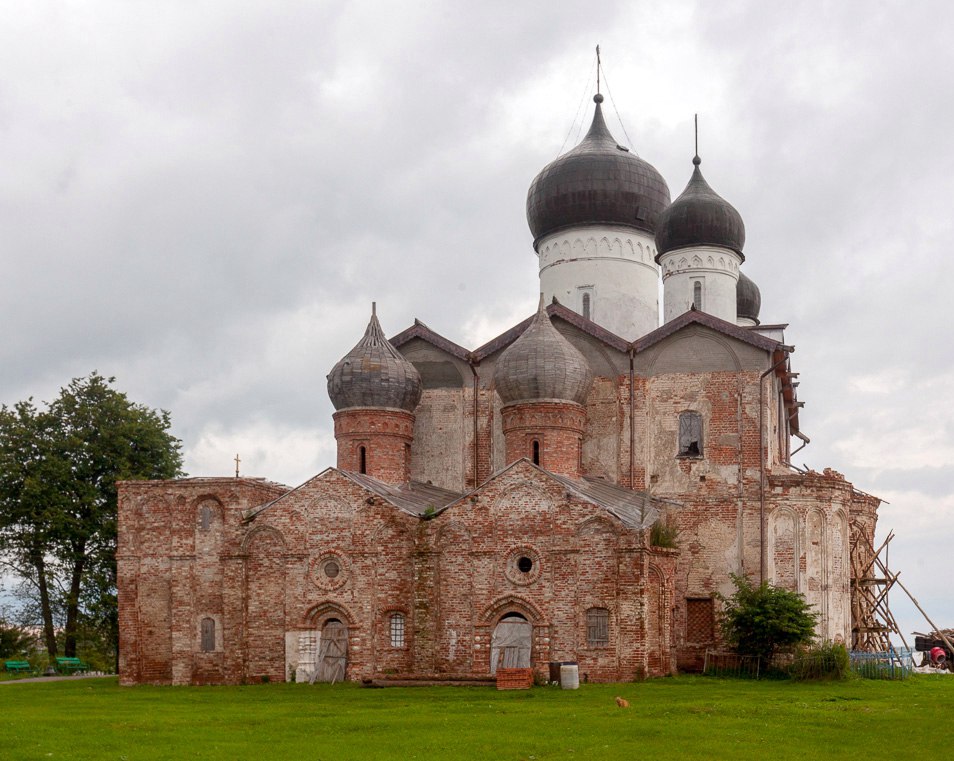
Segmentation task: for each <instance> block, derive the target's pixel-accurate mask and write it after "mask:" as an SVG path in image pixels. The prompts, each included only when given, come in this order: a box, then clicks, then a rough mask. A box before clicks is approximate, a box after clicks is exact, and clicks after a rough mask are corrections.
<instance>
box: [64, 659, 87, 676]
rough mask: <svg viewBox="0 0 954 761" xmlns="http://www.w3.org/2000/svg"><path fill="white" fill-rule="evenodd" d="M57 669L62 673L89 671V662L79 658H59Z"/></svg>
mask: <svg viewBox="0 0 954 761" xmlns="http://www.w3.org/2000/svg"><path fill="white" fill-rule="evenodd" d="M56 670H57V671H59V672H60V673H61V674H63V673H65V674H81V673H83V672H84V671H89V664H88V663H84V662H83V661H81V660H80V659H79V658H57V659H56Z"/></svg>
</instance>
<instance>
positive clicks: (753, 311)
mask: <svg viewBox="0 0 954 761" xmlns="http://www.w3.org/2000/svg"><path fill="white" fill-rule="evenodd" d="M761 309H762V294H761V293H759V287H758V286H757V285H756V284H755V283H754V282H752V279H751V278H748V277H746V276H745V274H744V273H742V272H740V273H739V282H738V283H736V285H735V313H736V316H738V317H740V318H747V319H749V320H752V321H753V322H754V323H755V324H756V325H758V324H759V312H760V311H761Z"/></svg>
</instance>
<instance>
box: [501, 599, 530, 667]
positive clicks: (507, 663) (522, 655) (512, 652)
mask: <svg viewBox="0 0 954 761" xmlns="http://www.w3.org/2000/svg"><path fill="white" fill-rule="evenodd" d="M532 639H533V626H532V625H531V623H530V622H529V621H527V619H526V618H525V617H524V616H522V615H521V614H520V613H508V614H507V615H505V616H504V617H503V618H501V619H500V621H499V622H498V623H497V626H496V627H494V633H493V635H492V636H491V638H490V673H491V674H496V673H497V669H498V668H502V669H528V668H530V644H531V641H532Z"/></svg>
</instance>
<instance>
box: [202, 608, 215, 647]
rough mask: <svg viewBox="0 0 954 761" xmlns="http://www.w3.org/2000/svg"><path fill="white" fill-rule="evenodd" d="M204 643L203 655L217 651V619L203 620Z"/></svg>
mask: <svg viewBox="0 0 954 761" xmlns="http://www.w3.org/2000/svg"><path fill="white" fill-rule="evenodd" d="M200 628H201V633H202V642H201V644H200V647H201V649H202V652H203V653H211V652H214V651H215V619H213V618H208V617H206V618H203V619H202V623H201V626H200Z"/></svg>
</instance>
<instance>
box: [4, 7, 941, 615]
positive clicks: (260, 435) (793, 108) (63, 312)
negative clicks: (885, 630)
mask: <svg viewBox="0 0 954 761" xmlns="http://www.w3.org/2000/svg"><path fill="white" fill-rule="evenodd" d="M596 5H598V9H595V8H594V7H592V6H596ZM587 6H591V7H587ZM0 11H2V13H3V19H4V21H3V24H2V25H0V72H2V74H0V262H2V266H3V277H2V278H0V325H2V326H3V330H2V333H0V402H3V403H7V404H10V403H13V402H16V401H17V400H19V399H24V398H26V397H29V396H33V397H35V398H37V399H40V400H48V399H51V398H52V397H54V396H55V395H56V393H57V391H58V389H59V388H60V386H62V385H65V384H66V383H67V382H68V381H69V380H70V378H72V377H77V376H82V375H86V374H88V373H89V372H90V371H92V370H94V369H96V370H99V371H100V372H101V373H103V374H105V375H114V376H116V378H117V387H118V388H120V389H122V390H124V391H126V392H128V393H129V395H130V396H131V397H132V398H133V399H134V400H136V401H139V402H142V403H145V404H148V405H150V406H154V407H162V408H165V409H168V410H170V411H171V412H172V414H173V421H174V432H175V433H176V435H178V436H179V437H180V438H181V439H182V440H183V443H184V450H185V459H186V469H187V470H188V472H189V473H190V474H192V475H224V474H228V473H230V472H232V471H233V469H234V464H233V462H232V458H233V457H234V456H235V454H236V452H239V453H241V457H242V462H243V465H242V469H243V473H244V474H247V475H261V476H267V477H269V478H272V479H274V480H278V481H282V482H285V483H288V484H297V483H299V482H300V481H302V480H304V479H305V478H307V477H308V476H310V475H312V474H314V473H315V472H317V471H318V470H320V469H322V468H323V467H325V466H327V465H329V464H332V462H333V458H334V439H333V436H332V428H331V412H332V408H331V405H330V403H329V401H328V398H327V394H326V391H325V375H326V374H327V372H328V370H329V369H330V368H331V367H332V365H333V364H334V363H335V361H336V360H337V359H338V358H339V357H340V356H341V355H342V354H343V353H344V352H345V351H347V350H348V349H349V348H350V347H351V346H352V345H353V344H354V343H355V342H356V340H357V339H358V338H359V336H360V335H361V333H362V331H363V329H364V326H365V324H366V321H367V317H368V313H369V309H370V302H371V301H372V300H376V301H377V302H378V312H379V315H380V317H381V320H382V322H383V324H384V327H385V330H386V331H387V332H388V333H389V334H391V335H393V334H395V333H397V332H399V331H400V330H402V329H403V328H405V327H407V326H408V325H409V324H410V323H411V322H412V321H413V319H414V318H415V317H418V318H420V319H421V320H423V321H424V322H426V323H427V324H428V325H429V326H431V327H432V328H434V329H435V330H437V331H438V332H440V333H442V334H443V335H445V336H447V337H449V338H451V339H452V340H454V341H456V342H458V343H461V344H463V345H464V346H467V347H470V348H474V347H476V346H477V345H479V344H481V343H483V342H484V341H486V340H488V339H489V338H491V337H493V336H494V335H496V334H497V333H498V332H500V331H501V330H502V329H504V328H506V327H509V326H510V325H512V324H513V323H514V322H516V321H518V320H519V319H522V318H523V317H525V316H527V315H529V314H530V313H531V312H532V310H533V308H534V305H535V301H536V298H537V292H538V291H537V275H536V261H535V257H534V255H533V252H532V247H531V242H532V241H531V235H530V233H529V231H528V229H527V225H526V218H525V213H524V202H525V198H526V190H527V187H528V185H529V183H530V181H531V180H532V178H533V176H534V175H535V174H536V173H537V171H539V169H540V168H542V167H543V166H544V165H545V164H546V163H548V162H549V161H551V160H552V159H553V158H555V157H556V155H557V154H558V153H559V152H560V150H561V146H563V145H564V142H565V141H567V145H566V147H569V146H570V144H572V143H575V142H576V140H577V139H578V134H579V133H578V129H579V126H580V119H581V118H583V119H586V120H587V121H588V119H589V115H590V108H591V105H592V104H591V103H590V101H589V97H590V96H591V95H592V92H593V86H592V83H593V76H594V46H595V45H596V44H597V43H599V44H600V45H601V49H602V52H603V62H604V66H605V71H606V75H607V80H608V87H609V95H610V96H611V97H608V98H607V103H606V104H605V107H606V108H605V112H606V114H607V121H608V123H609V126H610V129H611V130H612V131H613V132H614V134H615V135H616V137H617V139H618V140H619V141H620V142H624V143H629V144H631V145H632V147H633V148H634V149H635V150H636V151H637V152H638V153H639V154H640V155H641V156H642V157H643V158H645V159H647V160H648V161H650V162H651V163H652V164H654V165H655V166H656V167H657V168H658V169H659V170H660V171H661V172H662V174H663V176H664V177H665V178H666V179H667V181H668V183H669V185H670V188H671V190H672V194H673V196H675V195H677V194H678V193H679V192H681V190H682V188H683V187H684V186H685V183H686V181H687V180H688V178H689V175H690V172H691V163H690V160H691V157H692V151H693V145H692V140H693V137H692V116H693V113H696V112H698V113H699V120H700V127H701V136H700V152H701V154H702V157H703V159H704V163H703V169H704V171H705V175H706V178H707V179H708V181H709V183H710V184H711V185H712V186H713V187H714V188H715V189H716V190H717V191H719V192H720V193H721V194H722V195H723V196H724V197H725V198H727V199H728V200H730V201H731V202H732V203H733V204H734V205H735V206H736V208H738V209H739V211H740V212H741V214H742V216H743V218H744V220H745V223H746V228H747V241H746V248H745V253H746V257H747V258H746V263H745V266H744V270H745V272H746V273H747V274H748V275H749V276H750V277H752V278H753V279H754V280H755V281H756V282H757V283H758V284H759V286H760V287H761V290H762V299H763V309H762V318H763V322H787V323H789V324H790V327H789V329H788V331H787V332H786V339H787V341H788V343H790V344H794V345H795V347H796V353H795V355H794V357H793V360H794V364H795V369H796V370H797V371H799V372H800V373H801V377H800V380H801V386H800V388H799V394H800V398H801V399H802V400H803V401H805V402H806V407H805V409H804V410H803V411H802V416H801V421H802V428H803V430H804V432H805V433H806V434H807V435H808V436H810V437H811V439H812V444H811V445H810V446H809V447H807V448H806V449H804V450H803V451H802V452H800V453H799V454H798V455H797V456H796V463H797V464H802V463H804V464H807V465H808V466H809V467H812V468H815V469H818V470H820V469H822V468H824V467H826V466H830V467H833V468H835V469H836V470H839V471H841V472H843V473H845V474H846V475H847V477H848V478H849V479H850V480H851V481H852V482H853V483H855V485H856V486H857V487H859V488H861V489H863V490H865V491H869V492H872V493H874V494H877V495H879V496H882V497H883V498H885V499H886V500H887V501H888V503H889V504H885V505H884V506H883V507H882V509H881V522H880V527H881V532H880V533H881V534H882V535H883V534H884V533H885V531H887V530H888V529H893V530H894V531H895V532H896V534H897V538H896V539H895V541H894V542H893V543H892V545H891V556H890V560H891V564H892V566H894V567H895V568H896V569H898V570H901V571H902V577H901V578H902V580H903V581H904V582H905V583H906V584H907V585H908V586H909V588H910V589H911V591H912V592H914V594H915V595H917V596H918V597H919V599H920V600H921V602H922V604H923V605H924V606H925V607H926V608H927V610H928V613H929V614H931V615H932V617H933V618H935V620H936V622H937V623H938V624H939V625H941V626H954V600H952V595H951V593H950V585H949V579H950V577H951V566H950V547H951V544H952V542H954V483H952V480H951V474H952V470H954V406H950V405H948V404H947V402H948V401H949V399H948V396H947V395H948V394H949V393H951V392H952V391H954V353H952V351H951V350H950V348H949V344H950V339H949V332H950V328H949V322H950V314H951V309H950V301H951V299H952V292H954V291H952V288H951V281H952V279H954V273H952V264H951V261H952V255H951V252H950V249H951V243H952V241H954V230H952V226H954V222H952V219H954V215H952V214H951V204H952V199H954V187H952V184H954V182H952V178H954V138H952V134H954V132H952V129H951V119H952V115H954V103H952V87H951V73H952V72H954V53H952V50H954V47H952V46H951V44H950V39H951V36H952V33H954V23H952V17H954V11H951V10H950V7H949V5H948V4H947V3H944V2H940V0H938V1H936V2H929V1H927V0H922V1H920V2H919V1H918V0H907V2H880V3H871V2H860V1H856V0H851V1H847V0H843V1H841V2H811V1H809V2H799V3H785V4H782V3H766V2H763V1H761V0H751V1H746V0H722V1H721V2H719V3H711V2H705V1H704V0H699V1H698V2H678V1H675V0H674V1H673V2H667V3H659V2H643V1H641V0H639V1H634V0H624V1H622V2H612V1H607V2H601V3H599V4H592V3H579V2H559V1H556V0H549V1H548V2H520V3H514V2H512V1H511V2H481V3H473V2H433V3H425V2H411V1H410V0H408V1H406V2H402V3H387V2H384V1H383V0H379V2H330V1H328V2H284V1H283V0H270V1H269V2H251V1H249V2H224V0H223V1H222V2H197V1H196V0H190V1H189V2H181V3H180V2H172V1H171V0H165V1H164V2H161V3H154V2H149V3H147V2H133V1H130V0H122V1H120V2H99V1H97V0H88V2H62V1H61V0H55V1H46V0H29V1H24V2H15V1H13V0H6V1H5V2H2V3H0ZM604 92H606V88H605V87H604ZM584 98H585V99H586V102H585V103H583V100H584ZM581 106H582V108H583V112H582V115H581V111H580V109H581ZM617 111H618V114H619V116H618V117H617ZM620 120H621V122H622V125H623V127H625V132H624V131H623V127H621V126H620ZM627 136H628V137H627ZM949 435H950V436H951V438H950V439H948V436H949ZM892 606H893V607H894V608H895V612H896V614H897V615H898V617H899V618H900V619H901V624H902V629H903V631H905V632H910V631H912V630H914V629H917V630H921V631H924V630H927V629H928V625H927V624H926V623H924V622H923V620H922V619H920V617H919V615H918V614H917V613H916V611H914V609H913V607H912V606H910V605H909V604H907V603H906V601H905V600H904V599H903V596H902V595H901V594H900V593H899V594H897V595H895V596H894V597H893V598H892Z"/></svg>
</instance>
